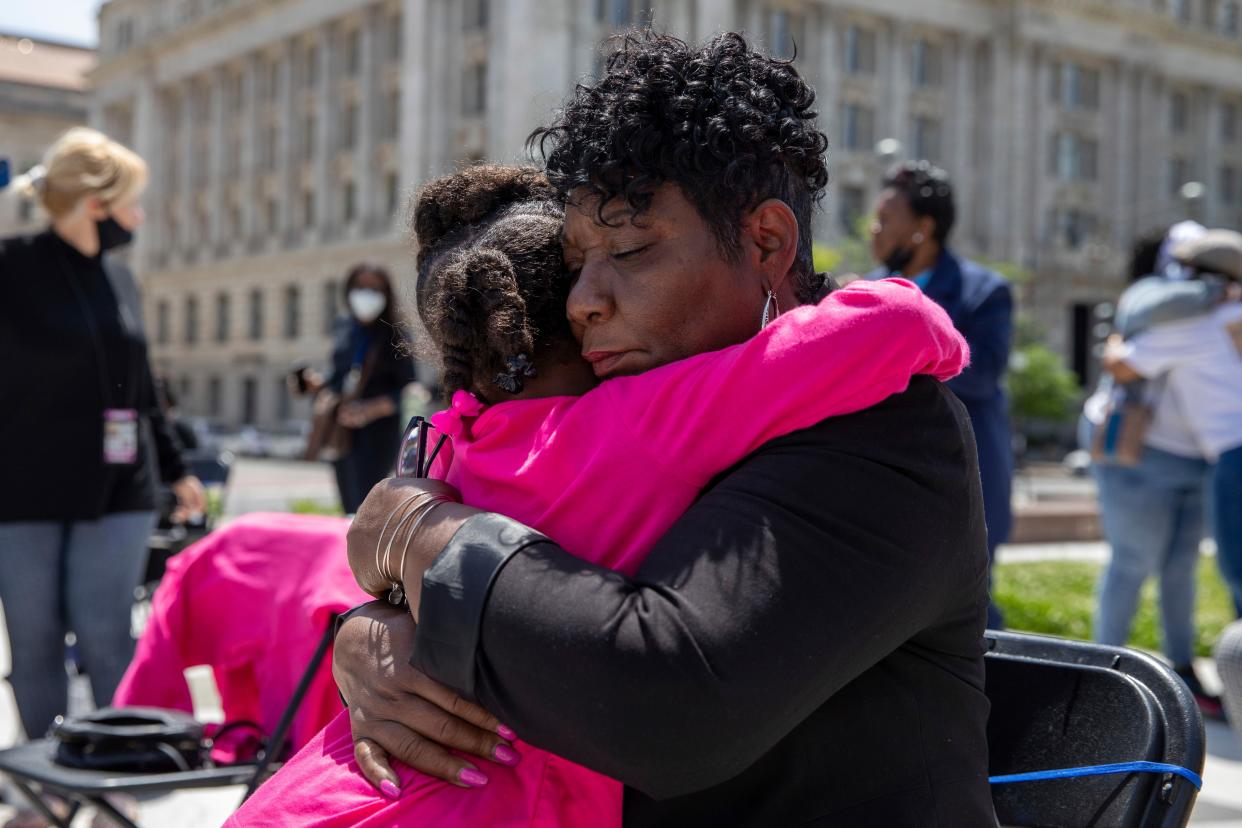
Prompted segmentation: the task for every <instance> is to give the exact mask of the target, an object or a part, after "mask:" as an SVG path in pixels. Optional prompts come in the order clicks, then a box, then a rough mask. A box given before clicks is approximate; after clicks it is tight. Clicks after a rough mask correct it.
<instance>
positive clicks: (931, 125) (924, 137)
mask: <svg viewBox="0 0 1242 828" xmlns="http://www.w3.org/2000/svg"><path fill="white" fill-rule="evenodd" d="M912 137H913V140H912V141H911V146H912V147H913V148H914V157H915V158H920V159H926V160H928V161H935V160H936V159H938V158H940V121H938V120H937V119H935V118H928V117H926V116H919V117H917V118H915V119H914V135H913V136H912Z"/></svg>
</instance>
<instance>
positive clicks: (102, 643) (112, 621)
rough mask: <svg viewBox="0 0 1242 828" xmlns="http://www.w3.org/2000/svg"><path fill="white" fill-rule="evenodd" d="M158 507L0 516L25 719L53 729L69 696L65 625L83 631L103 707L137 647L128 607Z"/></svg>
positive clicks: (4, 590) (1, 573) (15, 674)
mask: <svg viewBox="0 0 1242 828" xmlns="http://www.w3.org/2000/svg"><path fill="white" fill-rule="evenodd" d="M154 527H155V514H154V513H153V512H125V513H122V514H115V515H106V516H105V517H103V518H101V519H99V520H91V521H77V522H73V523H58V522H42V521H40V522H32V523H20V522H19V523H0V602H3V604H4V615H5V624H6V626H7V627H8V633H9V643H10V648H9V649H10V651H11V653H12V659H13V670H12V673H11V674H10V675H9V684H11V685H12V687H13V695H14V696H16V697H17V710H18V713H19V714H20V716H21V720H22V726H23V727H24V728H25V730H26V735H27V736H28V737H30V738H38V737H41V736H43V734H44V733H46V732H47V729H48V727H49V725H51V723H52V720H53V719H54V718H55V717H56V716H57V715H60V714H61V713H64V711H65V706H66V704H67V702H68V695H69V687H68V675H67V673H66V672H65V633H66V632H68V631H70V630H72V631H73V633H74V634H75V635H76V636H77V641H78V649H79V651H80V653H81V655H82V660H83V662H84V664H85V666H86V668H87V671H88V672H89V674H90V678H91V690H92V692H93V694H94V697H95V704H96V705H97V706H100V707H103V706H105V705H107V704H109V703H111V701H112V694H113V693H114V692H115V691H116V687H117V685H118V684H120V682H121V677H122V676H123V675H124V674H125V670H126V668H127V667H128V666H129V661H130V658H131V657H132V656H133V653H134V640H133V637H132V636H131V635H130V611H131V608H132V607H133V604H134V587H136V586H137V585H138V580H139V578H141V577H142V572H143V567H145V566H146V561H147V542H148V540H149V538H150V535H151V530H152V529H153V528H154Z"/></svg>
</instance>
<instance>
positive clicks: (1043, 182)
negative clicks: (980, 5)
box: [1022, 48, 1101, 256]
mask: <svg viewBox="0 0 1242 828" xmlns="http://www.w3.org/2000/svg"><path fill="white" fill-rule="evenodd" d="M1030 68H1031V75H1030V77H1029V80H1030V82H1031V83H1032V84H1033V87H1032V88H1031V89H1030V92H1029V98H1030V102H1031V104H1030V105H1031V107H1032V108H1033V109H1034V113H1033V114H1034V129H1033V130H1031V137H1030V141H1029V143H1028V147H1029V148H1030V149H1029V154H1028V155H1027V158H1028V159H1029V162H1028V164H1027V169H1029V170H1030V173H1031V192H1030V196H1029V198H1028V202H1029V204H1030V205H1031V211H1030V213H1029V214H1028V219H1027V227H1026V232H1025V233H1024V234H1023V245H1022V246H1024V247H1025V249H1026V250H1027V251H1028V252H1029V253H1030V254H1031V255H1032V256H1037V255H1038V254H1039V251H1041V250H1042V249H1043V248H1044V245H1043V240H1044V237H1045V236H1044V233H1043V229H1044V227H1045V223H1046V222H1047V220H1048V209H1049V208H1050V207H1051V206H1052V200H1053V193H1052V188H1051V187H1050V186H1049V170H1048V154H1049V152H1050V149H1051V142H1052V133H1053V127H1054V123H1053V117H1052V116H1053V111H1052V103H1051V102H1050V101H1049V100H1048V90H1049V88H1051V86H1052V61H1050V60H1049V59H1048V55H1047V54H1046V53H1045V52H1044V50H1043V49H1042V48H1040V49H1038V50H1036V51H1034V52H1033V53H1032V56H1031V67H1030ZM1098 154H1099V153H1098V150H1097V161H1096V174H1097V175H1098V174H1099V167H1100V166H1101V165H1100V164H1099V159H1098Z"/></svg>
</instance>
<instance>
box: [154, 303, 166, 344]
mask: <svg viewBox="0 0 1242 828" xmlns="http://www.w3.org/2000/svg"><path fill="white" fill-rule="evenodd" d="M168 318H169V307H168V301H167V300H165V299H161V300H160V301H158V302H156V303H155V342H156V344H157V345H167V344H168V338H169V335H168V329H169V325H168Z"/></svg>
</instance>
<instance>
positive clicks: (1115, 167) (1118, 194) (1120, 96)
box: [1100, 60, 1140, 250]
mask: <svg viewBox="0 0 1242 828" xmlns="http://www.w3.org/2000/svg"><path fill="white" fill-rule="evenodd" d="M1110 73H1111V77H1112V86H1113V90H1114V94H1113V96H1112V97H1113V99H1114V103H1113V106H1114V108H1115V111H1114V113H1113V118H1112V121H1113V127H1112V129H1111V130H1105V134H1104V135H1102V136H1101V138H1103V140H1102V141H1101V142H1100V162H1101V167H1103V165H1104V163H1106V160H1107V158H1108V153H1107V152H1106V148H1107V147H1110V146H1111V147H1113V150H1114V152H1115V153H1116V156H1115V158H1114V159H1113V164H1112V177H1113V181H1112V184H1113V186H1112V187H1111V188H1109V190H1108V192H1109V193H1110V196H1109V200H1110V201H1111V202H1112V203H1111V204H1110V205H1109V207H1110V209H1111V210H1112V213H1113V216H1114V219H1113V238H1112V244H1113V246H1114V247H1115V248H1117V249H1118V250H1125V249H1127V248H1128V247H1129V246H1130V243H1131V240H1132V239H1133V238H1134V234H1135V233H1136V232H1137V230H1136V228H1135V226H1134V223H1135V204H1136V202H1137V201H1138V194H1137V191H1136V186H1135V176H1136V175H1137V174H1138V170H1137V168H1136V163H1135V160H1136V156H1137V150H1138V142H1139V139H1140V127H1139V125H1138V124H1137V123H1136V120H1135V117H1134V104H1135V101H1134V82H1135V78H1134V68H1133V66H1132V65H1131V64H1130V63H1129V62H1128V61H1125V60H1123V61H1121V62H1119V63H1117V64H1116V65H1114V66H1113V67H1112V69H1111V70H1110Z"/></svg>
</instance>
